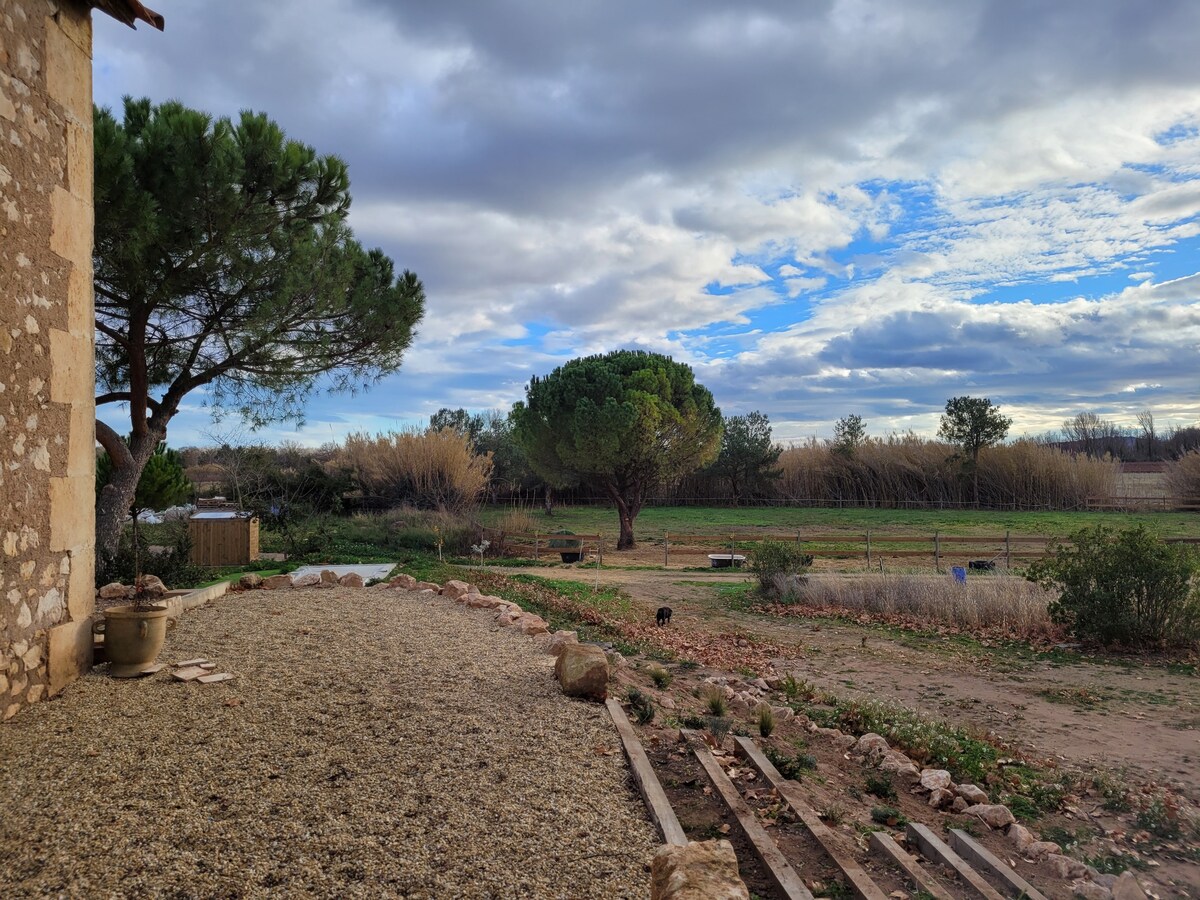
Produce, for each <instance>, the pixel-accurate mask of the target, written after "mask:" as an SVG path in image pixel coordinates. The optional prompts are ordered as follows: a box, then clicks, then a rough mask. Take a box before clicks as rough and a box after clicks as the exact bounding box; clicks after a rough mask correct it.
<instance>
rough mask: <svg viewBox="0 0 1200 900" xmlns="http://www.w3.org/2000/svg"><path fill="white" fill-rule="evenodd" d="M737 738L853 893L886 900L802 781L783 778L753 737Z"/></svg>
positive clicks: (740, 748)
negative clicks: (824, 819) (808, 795)
mask: <svg viewBox="0 0 1200 900" xmlns="http://www.w3.org/2000/svg"><path fill="white" fill-rule="evenodd" d="M734 742H735V745H736V747H737V749H738V755H739V756H742V757H744V758H745V759H747V760H748V761H749V762H750V764H751V765H752V766H754V768H755V769H757V770H758V773H759V774H760V775H762V777H763V778H765V779H766V780H767V781H768V782H769V783H770V785H771V787H773V788H774V789H775V791H776V792H777V793H778V794H779V796H780V797H781V798H783V802H784V803H786V804H787V806H788V808H789V809H791V811H792V812H793V813H795V814H796V815H797V816H798V817H799V819H800V821H801V822H802V823H803V824H804V827H805V828H807V829H808V832H809V834H811V835H812V836H813V837H814V838H815V839H816V841H817V843H818V844H820V845H821V849H823V850H824V851H825V854H826V855H827V856H828V857H829V858H830V859H832V860H833V862H834V864H835V865H836V866H837V867H838V868H839V869H841V870H842V874H843V875H845V876H846V880H847V881H848V882H849V883H850V887H851V888H852V889H853V890H854V893H855V894H857V895H858V896H859V897H861V898H862V900H887V894H885V893H884V892H883V891H881V890H880V889H879V887H878V885H876V884H875V882H874V881H872V880H871V876H869V875H868V874H867V873H866V872H865V871H863V868H862V866H860V865H859V864H858V863H857V862H855V861H854V860H853V859H851V858H850V857H849V856H848V855H847V854H846V853H845V851H844V849H843V847H842V845H841V842H840V841H839V840H838V836H837V835H836V834H835V833H834V832H833V830H832V829H831V828H830V827H829V826H828V825H826V824H825V823H824V822H822V821H821V817H820V816H818V815H817V812H816V810H814V809H813V808H812V807H811V806H809V805H808V804H807V803H806V802H805V801H804V798H803V797H801V795H800V791H799V785H797V784H796V783H795V782H794V781H791V780H789V779H787V778H784V777H783V775H781V774H780V773H779V770H778V769H776V768H775V766H774V764H773V763H772V762H771V761H770V760H769V759H767V758H766V756H764V755H763V752H762V751H761V750H760V749H758V745H757V744H755V743H754V741H753V740H752V739H751V738H748V737H740V736H738V737H735V738H734Z"/></svg>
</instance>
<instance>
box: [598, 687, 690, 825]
mask: <svg viewBox="0 0 1200 900" xmlns="http://www.w3.org/2000/svg"><path fill="white" fill-rule="evenodd" d="M604 705H605V706H606V707H608V714H609V716H611V717H612V720H613V724H614V725H616V726H617V733H618V734H620V735H621V745H622V746H623V747H624V748H625V758H626V759H628V760H629V767H630V769H631V770H632V771H633V780H634V781H635V782H637V786H638V791H640V792H641V795H642V800H643V801H644V802H645V804H646V809H647V811H649V813H650V819H651V821H652V822H654V824H655V825H656V826H657V827H658V831H659V834H661V835H662V837H663V842H664V843H667V844H673V845H675V846H677V847H683V846H686V845H687V842H688V839H687V835H686V834H684V833H683V828H682V826H680V824H679V818H678V817H677V816H676V815H675V810H673V809H672V808H671V802H670V801H669V800H668V799H667V795H666V794H665V793H664V792H663V789H662V785H661V784H659V782H658V776H656V775H655V774H654V769H653V768H651V766H650V760H649V759H648V758H647V757H646V751H645V750H643V749H642V743H641V741H639V740H638V739H637V735H636V734H634V731H633V726H632V725H630V724H629V719H628V717H627V716H626V715H625V710H623V709H622V708H621V704H620V703H618V702H617V701H616V700H614V699H613V698H612V697H609V698H608V699H607V700H605V701H604Z"/></svg>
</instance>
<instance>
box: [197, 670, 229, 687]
mask: <svg viewBox="0 0 1200 900" xmlns="http://www.w3.org/2000/svg"><path fill="white" fill-rule="evenodd" d="M196 680H197V681H198V682H200V683H201V684H220V683H221V682H222V681H233V676H232V675H230V674H229V673H228V672H218V673H217V674H215V675H201V676H200V677H199V678H197V679H196Z"/></svg>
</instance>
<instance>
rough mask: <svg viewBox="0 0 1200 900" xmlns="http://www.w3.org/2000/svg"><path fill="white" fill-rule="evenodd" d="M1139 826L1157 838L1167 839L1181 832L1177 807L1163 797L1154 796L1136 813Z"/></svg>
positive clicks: (1172, 838) (1177, 835) (1175, 836)
mask: <svg viewBox="0 0 1200 900" xmlns="http://www.w3.org/2000/svg"><path fill="white" fill-rule="evenodd" d="M1137 824H1138V827H1139V828H1144V829H1146V831H1148V832H1150V833H1151V834H1152V835H1154V836H1155V837H1157V838H1162V839H1163V840H1166V841H1169V840H1174V839H1175V838H1177V837H1179V836H1180V835H1182V834H1183V828H1182V827H1181V825H1180V822H1179V807H1178V806H1177V805H1176V804H1175V803H1173V802H1171V801H1169V800H1167V799H1164V798H1163V797H1154V798H1153V799H1152V800H1151V801H1150V802H1149V803H1148V804H1146V806H1144V807H1142V809H1141V810H1139V811H1138V814H1137Z"/></svg>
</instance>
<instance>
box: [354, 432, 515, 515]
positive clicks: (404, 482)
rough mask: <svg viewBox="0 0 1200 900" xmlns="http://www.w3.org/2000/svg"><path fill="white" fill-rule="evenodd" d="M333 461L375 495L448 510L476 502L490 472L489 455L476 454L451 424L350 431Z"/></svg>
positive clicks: (468, 442) (457, 509)
mask: <svg viewBox="0 0 1200 900" xmlns="http://www.w3.org/2000/svg"><path fill="white" fill-rule="evenodd" d="M337 464H338V465H340V466H343V467H345V468H347V469H349V470H350V471H351V472H352V473H353V474H354V477H355V479H356V480H357V481H358V484H359V485H360V486H361V487H362V489H363V490H364V491H365V492H367V493H368V494H370V495H373V496H375V497H377V498H380V499H384V500H388V501H391V502H394V503H408V504H411V505H412V506H416V507H420V508H423V509H430V508H432V509H441V510H451V511H463V510H465V509H468V508H469V507H471V506H473V505H475V504H476V503H477V502H478V501H479V498H480V496H481V495H482V494H483V491H484V489H485V488H486V487H487V483H488V479H489V478H490V477H491V474H492V457H491V454H484V455H479V454H476V453H475V452H474V451H473V450H472V449H471V442H470V439H469V438H468V437H467V436H466V435H464V434H460V433H459V432H457V431H454V430H453V429H450V428H443V429H442V430H441V431H421V430H418V429H409V430H406V431H399V432H396V431H393V432H390V433H388V434H379V435H376V436H375V437H370V436H368V435H366V434H352V435H350V436H349V437H347V438H346V443H345V446H343V447H342V448H341V450H340V452H339V453H338V456H337Z"/></svg>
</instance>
